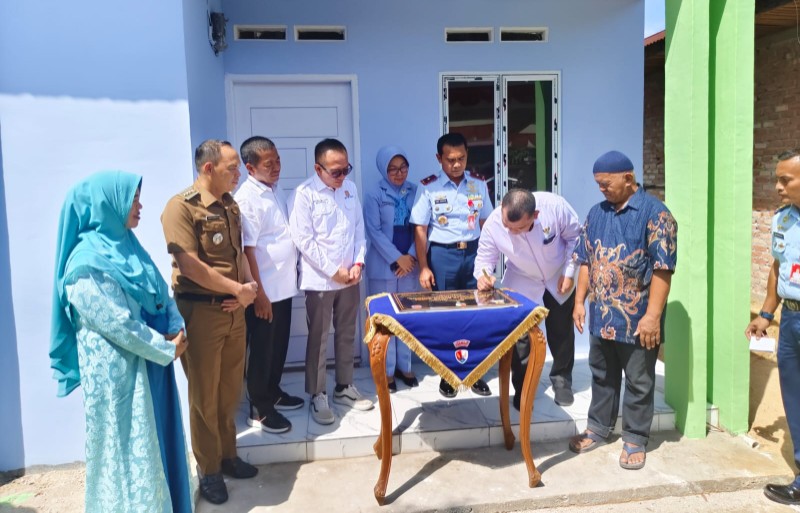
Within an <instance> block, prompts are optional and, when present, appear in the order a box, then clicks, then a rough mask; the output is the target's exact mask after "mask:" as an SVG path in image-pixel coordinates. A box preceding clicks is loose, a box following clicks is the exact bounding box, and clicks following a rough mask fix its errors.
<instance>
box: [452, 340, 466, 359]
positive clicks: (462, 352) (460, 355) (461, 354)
mask: <svg viewBox="0 0 800 513" xmlns="http://www.w3.org/2000/svg"><path fill="white" fill-rule="evenodd" d="M453 346H455V348H456V351H455V355H454V356H455V358H456V361H457V362H458V363H460V364H461V365H464V364H465V363H467V359H468V358H469V350H467V347H469V340H465V339H463V338H462V339H461V340H456V341H455V342H453Z"/></svg>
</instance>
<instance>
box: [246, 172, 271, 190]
mask: <svg viewBox="0 0 800 513" xmlns="http://www.w3.org/2000/svg"><path fill="white" fill-rule="evenodd" d="M247 181H248V182H250V183H251V184H253V185H255V186H256V187H258V190H259V192H264V191H266V190H270V191H271V190H273V189H274V186H273V187H270V186H269V185H267V184H265V183H261V182H259V181H258V180H257V179H256V178H255V177H254V176H253V175H247Z"/></svg>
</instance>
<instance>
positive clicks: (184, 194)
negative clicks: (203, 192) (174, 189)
mask: <svg viewBox="0 0 800 513" xmlns="http://www.w3.org/2000/svg"><path fill="white" fill-rule="evenodd" d="M198 194H200V191H198V190H197V189H195V188H194V186H191V187H188V188H187V189H184V190H183V191H181V192H179V193H178V196H180V197H181V198H183V199H184V200H186V201H189V200H190V199H192V198H194V197H195V196H197V195H198Z"/></svg>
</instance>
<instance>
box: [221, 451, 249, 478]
mask: <svg viewBox="0 0 800 513" xmlns="http://www.w3.org/2000/svg"><path fill="white" fill-rule="evenodd" d="M222 473H223V474H225V475H226V476H230V477H233V478H235V479H249V478H251V477H255V476H256V474H258V469H257V468H256V467H254V466H253V465H251V464H249V463H247V462H246V461H244V460H242V458H240V457H238V456H237V457H235V458H230V459H227V460H222Z"/></svg>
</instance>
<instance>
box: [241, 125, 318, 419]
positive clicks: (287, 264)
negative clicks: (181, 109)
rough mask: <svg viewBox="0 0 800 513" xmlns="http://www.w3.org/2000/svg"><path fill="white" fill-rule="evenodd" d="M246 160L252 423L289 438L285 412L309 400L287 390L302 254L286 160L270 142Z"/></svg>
mask: <svg viewBox="0 0 800 513" xmlns="http://www.w3.org/2000/svg"><path fill="white" fill-rule="evenodd" d="M240 154H241V156H242V160H243V161H244V165H245V167H246V168H247V172H248V174H249V176H248V177H247V180H246V181H245V182H244V183H243V184H242V186H241V187H240V188H239V190H238V191H237V192H236V196H235V198H236V202H237V203H238V204H239V208H240V209H241V212H242V234H243V239H244V252H245V255H247V261H248V263H249V265H250V271H251V273H252V275H253V278H254V279H255V281H256V282H257V283H258V294H257V295H256V299H255V302H254V303H253V304H252V305H250V306H249V307H248V308H247V310H246V311H245V317H246V320H247V345H248V347H249V348H250V355H249V358H248V361H247V393H248V396H249V399H250V415H249V418H248V423H249V424H250V425H251V426H253V427H260V428H261V429H262V430H264V431H267V432H269V433H284V432H286V431H289V430H290V429H291V428H292V423H291V422H289V419H287V418H286V417H284V416H283V415H282V414H281V413H280V411H279V410H294V409H297V408H301V407H302V406H303V403H304V401H303V399H301V398H299V397H294V396H291V395H289V394H287V393H286V392H284V391H282V390H281V387H280V384H281V376H282V375H283V366H284V364H285V363H286V352H287V350H288V348H289V333H290V330H291V321H292V297H294V296H295V295H297V292H298V290H297V249H296V248H295V246H294V242H292V236H291V235H290V233H289V213H288V210H287V207H286V195H285V194H284V192H283V190H281V188H280V186H279V185H278V179H279V178H280V175H281V157H280V155H279V154H278V149H277V148H276V147H275V144H274V143H273V142H272V141H270V140H269V139H267V138H266V137H259V136H256V137H251V138H249V139H247V140H246V141H245V142H244V143H242V147H241V150H240Z"/></svg>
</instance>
